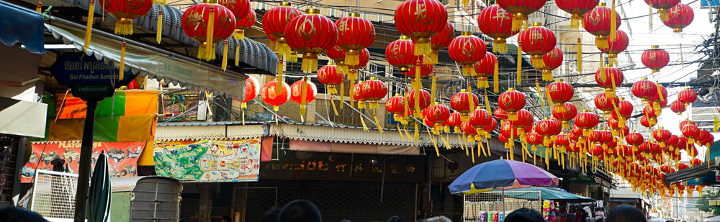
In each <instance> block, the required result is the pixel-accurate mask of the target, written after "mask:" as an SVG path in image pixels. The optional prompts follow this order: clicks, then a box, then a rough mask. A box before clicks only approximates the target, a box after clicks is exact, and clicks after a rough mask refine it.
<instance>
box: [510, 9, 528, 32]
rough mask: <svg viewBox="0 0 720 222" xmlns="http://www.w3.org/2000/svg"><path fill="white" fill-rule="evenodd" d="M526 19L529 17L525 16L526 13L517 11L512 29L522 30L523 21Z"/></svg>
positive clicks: (514, 30) (515, 30)
mask: <svg viewBox="0 0 720 222" xmlns="http://www.w3.org/2000/svg"><path fill="white" fill-rule="evenodd" d="M525 20H527V17H525V15H523V14H521V13H517V14H515V15H513V20H512V31H513V32H517V31H520V29H522V28H523V22H524V21H525Z"/></svg>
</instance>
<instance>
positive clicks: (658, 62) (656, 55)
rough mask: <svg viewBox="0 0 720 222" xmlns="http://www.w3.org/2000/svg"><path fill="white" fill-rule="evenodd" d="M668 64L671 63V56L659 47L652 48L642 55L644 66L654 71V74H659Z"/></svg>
mask: <svg viewBox="0 0 720 222" xmlns="http://www.w3.org/2000/svg"><path fill="white" fill-rule="evenodd" d="M668 62H670V55H669V54H668V52H667V51H665V50H664V49H660V47H659V46H657V45H653V46H650V49H648V50H645V51H644V52H643V53H642V63H643V65H645V67H648V68H650V69H652V72H653V73H655V72H659V71H660V69H662V68H663V67H665V66H666V65H667V64H668Z"/></svg>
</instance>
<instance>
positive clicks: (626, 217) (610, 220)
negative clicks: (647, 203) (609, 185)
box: [605, 204, 646, 222]
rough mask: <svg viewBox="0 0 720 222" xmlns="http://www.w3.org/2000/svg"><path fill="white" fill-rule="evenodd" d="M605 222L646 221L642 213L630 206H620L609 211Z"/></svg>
mask: <svg viewBox="0 0 720 222" xmlns="http://www.w3.org/2000/svg"><path fill="white" fill-rule="evenodd" d="M605 221H607V222H634V221H646V220H645V215H644V214H643V212H642V211H640V210H638V209H637V208H635V207H633V206H630V205H625V204H623V205H620V206H617V207H615V208H614V209H612V210H611V211H610V214H608V216H607V218H606V219H605Z"/></svg>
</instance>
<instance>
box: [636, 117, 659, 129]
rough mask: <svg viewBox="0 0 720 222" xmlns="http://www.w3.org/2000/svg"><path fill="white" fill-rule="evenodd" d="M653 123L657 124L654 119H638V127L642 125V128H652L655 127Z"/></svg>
mask: <svg viewBox="0 0 720 222" xmlns="http://www.w3.org/2000/svg"><path fill="white" fill-rule="evenodd" d="M655 123H657V119H655V117H647V116H641V117H640V125H642V126H644V127H647V128H652V127H653V126H655Z"/></svg>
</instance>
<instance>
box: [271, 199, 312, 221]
mask: <svg viewBox="0 0 720 222" xmlns="http://www.w3.org/2000/svg"><path fill="white" fill-rule="evenodd" d="M278 221H279V222H322V216H320V210H319V209H318V208H317V206H315V204H313V203H312V202H310V201H308V200H293V201H291V202H290V203H288V204H287V205H285V207H283V208H282V210H280V214H278Z"/></svg>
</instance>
